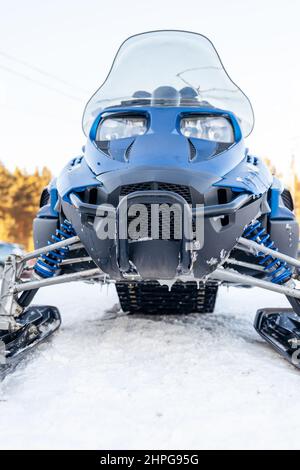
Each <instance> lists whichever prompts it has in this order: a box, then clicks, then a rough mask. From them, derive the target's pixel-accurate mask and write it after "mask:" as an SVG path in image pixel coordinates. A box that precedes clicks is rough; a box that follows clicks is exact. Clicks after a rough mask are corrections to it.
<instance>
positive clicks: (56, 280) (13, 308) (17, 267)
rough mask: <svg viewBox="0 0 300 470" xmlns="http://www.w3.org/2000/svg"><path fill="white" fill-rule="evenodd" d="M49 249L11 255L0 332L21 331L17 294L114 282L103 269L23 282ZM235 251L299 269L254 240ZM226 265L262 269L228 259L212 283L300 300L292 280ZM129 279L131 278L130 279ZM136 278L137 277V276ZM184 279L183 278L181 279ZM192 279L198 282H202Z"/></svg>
mask: <svg viewBox="0 0 300 470" xmlns="http://www.w3.org/2000/svg"><path fill="white" fill-rule="evenodd" d="M78 242H80V239H79V237H78V236H75V237H72V238H69V239H67V240H63V241H61V242H58V243H54V244H52V245H51V250H53V249H58V248H62V247H66V246H69V248H70V249H72V247H78V246H80V245H78ZM49 249H50V247H49V246H45V247H43V248H39V249H37V250H34V251H33V252H31V253H28V254H26V255H25V256H22V257H21V256H18V255H10V256H9V257H8V258H7V260H6V263H5V267H4V274H3V281H2V286H1V296H0V330H8V331H15V330H18V329H19V328H20V326H19V325H18V322H17V319H18V316H19V315H20V314H21V313H22V312H23V310H24V308H23V307H22V306H21V305H20V304H19V303H18V294H19V293H21V292H25V291H30V290H36V289H39V288H40V287H45V286H51V285H56V284H62V283H67V282H73V281H80V280H86V281H87V280H88V281H98V282H99V281H100V282H103V283H109V282H114V281H113V280H111V279H110V278H109V276H107V275H106V274H105V273H104V272H103V271H101V269H100V268H98V267H97V268H92V269H86V270H83V271H79V272H75V273H70V274H63V275H57V276H54V277H52V278H48V279H40V278H38V277H37V278H36V280H31V281H25V282H24V281H20V279H21V274H22V272H23V270H24V269H26V262H27V261H29V260H31V259H34V258H37V257H38V256H39V255H41V254H43V253H47V252H48V251H49ZM235 249H240V250H242V251H245V250H247V251H248V252H250V253H255V254H257V253H261V252H263V253H265V254H269V255H272V256H274V257H276V258H279V259H280V260H283V261H286V262H287V263H289V264H290V265H292V266H294V267H296V268H300V261H298V260H296V259H294V258H292V257H290V256H288V255H285V254H283V253H280V252H278V251H275V250H272V249H270V248H266V247H265V246H262V245H259V244H258V243H256V242H253V241H251V240H247V239H245V238H243V237H241V238H239V239H238V240H237V245H236V246H235ZM83 261H90V257H79V258H74V259H69V260H66V261H65V264H70V263H80V262H83ZM224 262H227V263H228V264H232V265H237V266H244V267H248V268H251V269H254V270H257V271H262V268H261V267H260V266H258V265H255V264H251V263H245V262H240V261H238V260H235V259H234V258H227V259H225V260H223V261H222V263H220V265H219V267H217V268H216V269H215V270H214V271H213V272H212V273H211V274H210V275H209V276H208V278H209V279H213V280H216V281H220V282H225V283H230V284H243V285H249V286H256V287H260V288H263V289H266V290H270V291H273V292H277V293H280V294H284V295H286V296H288V297H290V298H294V299H299V300H300V289H296V288H295V283H294V282H293V281H292V280H290V281H289V282H288V283H287V284H285V285H278V284H274V283H272V282H270V281H266V280H263V279H258V278H255V277H252V276H249V275H245V274H240V273H238V272H237V271H235V270H234V269H230V268H224V267H223V266H222V264H224ZM128 277H129V276H128ZM135 278H136V276H135ZM178 278H179V279H181V277H180V276H179V277H178ZM186 279H187V276H182V280H183V281H184V280H186ZM191 279H193V280H195V281H198V280H199V279H194V278H192V277H191Z"/></svg>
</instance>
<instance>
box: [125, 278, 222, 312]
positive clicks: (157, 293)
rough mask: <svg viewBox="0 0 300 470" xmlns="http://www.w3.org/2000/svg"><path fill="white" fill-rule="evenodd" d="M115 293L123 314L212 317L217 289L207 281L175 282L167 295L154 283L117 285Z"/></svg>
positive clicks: (162, 287) (166, 288)
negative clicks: (204, 315)
mask: <svg viewBox="0 0 300 470" xmlns="http://www.w3.org/2000/svg"><path fill="white" fill-rule="evenodd" d="M116 289H117V293H118V296H119V300H120V304H121V307H122V309H123V311H124V312H129V313H145V314H179V313H184V314H186V313H193V312H194V313H211V312H213V311H214V307H215V302H216V297H217V292H218V285H217V283H215V282H212V281H208V282H207V283H206V284H204V283H200V285H199V289H197V284H196V283H195V282H187V283H182V282H177V283H176V284H174V285H173V286H172V288H171V290H170V291H169V288H168V286H161V285H160V284H159V283H158V282H157V281H148V282H117V283H116Z"/></svg>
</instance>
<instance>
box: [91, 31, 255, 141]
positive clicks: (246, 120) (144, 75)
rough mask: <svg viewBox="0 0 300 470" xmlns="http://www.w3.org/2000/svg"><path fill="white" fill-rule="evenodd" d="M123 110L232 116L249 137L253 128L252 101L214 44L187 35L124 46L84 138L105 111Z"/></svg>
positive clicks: (95, 99) (161, 34)
mask: <svg viewBox="0 0 300 470" xmlns="http://www.w3.org/2000/svg"><path fill="white" fill-rule="evenodd" d="M122 105H123V106H127V107H128V106H140V105H148V106H198V107H199V106H204V107H211V108H219V109H223V110H226V111H231V112H233V113H234V114H235V115H236V117H237V118H238V120H239V122H240V125H241V128H242V131H243V135H244V136H245V137H246V136H248V135H249V134H250V132H251V131H252V128H253V124H254V116H253V110H252V106H251V103H250V101H249V99H248V98H247V96H246V95H245V94H244V93H243V92H242V91H241V90H240V88H238V86H237V85H236V84H235V83H234V82H233V81H232V80H231V79H230V77H229V76H228V74H227V72H226V71H225V69H224V67H223V65H222V62H221V60H220V58H219V56H218V53H217V51H216V49H215V48H214V46H213V44H212V43H211V42H210V41H209V39H207V38H206V37H205V36H202V35H201V34H196V33H191V32H185V31H154V32H148V33H142V34H138V35H135V36H132V37H130V38H129V39H127V40H126V41H125V42H123V44H122V45H121V47H120V49H119V50H118V52H117V55H116V57H115V59H114V62H113V64H112V67H111V70H110V72H109V74H108V76H107V78H106V80H105V82H104V83H103V84H102V86H101V87H100V88H99V89H98V90H97V91H96V93H95V94H94V95H93V96H92V98H91V99H90V100H89V101H88V103H87V105H86V107H85V110H84V114H83V130H84V132H85V134H86V135H87V134H88V133H89V131H90V128H91V125H92V123H93V121H94V120H95V118H96V117H97V115H98V114H99V112H100V111H101V110H103V109H105V108H107V107H109V106H122Z"/></svg>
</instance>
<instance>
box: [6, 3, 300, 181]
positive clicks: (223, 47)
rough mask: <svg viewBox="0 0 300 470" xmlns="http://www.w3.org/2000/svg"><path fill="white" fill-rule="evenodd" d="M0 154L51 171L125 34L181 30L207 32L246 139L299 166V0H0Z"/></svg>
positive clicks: (79, 139)
mask: <svg viewBox="0 0 300 470" xmlns="http://www.w3.org/2000/svg"><path fill="white" fill-rule="evenodd" d="M0 12H1V15H0V142H1V148H0V160H1V161H2V162H4V164H5V165H7V166H8V167H9V168H14V167H15V166H16V165H18V166H21V167H22V168H27V169H28V170H29V171H32V170H33V169H34V168H35V167H39V168H41V167H42V166H43V165H47V166H48V167H49V168H50V169H51V170H52V171H53V173H54V174H58V173H59V171H60V170H61V168H62V167H63V166H64V165H65V164H66V163H67V162H68V160H70V159H71V158H72V157H74V156H77V155H80V153H81V148H82V146H83V145H84V143H85V136H84V134H83V132H82V130H81V118H82V112H83V109H84V106H85V104H86V102H87V101H88V99H89V98H90V96H91V95H92V93H93V92H94V91H95V90H96V89H97V88H98V87H99V86H100V85H101V83H102V82H103V81H104V79H105V78H106V75H107V73H108V71H109V68H110V65H111V63H112V61H113V58H114V55H115V53H116V51H117V49H118V47H119V45H120V44H121V42H123V40H124V39H126V38H127V37H129V36H131V35H132V34H136V33H139V32H143V31H149V30H156V29H183V30H190V31H195V32H199V33H201V34H204V35H206V36H208V37H209V38H210V39H211V40H212V42H213V43H214V45H215V47H216V49H217V51H218V52H219V54H220V56H221V59H222V62H223V64H224V66H225V68H226V70H227V72H228V73H229V75H230V76H231V78H232V79H233V80H234V82H235V83H237V84H238V85H239V86H240V87H241V88H242V90H243V91H244V92H245V93H246V94H247V95H248V97H249V98H250V100H251V102H252V105H253V108H254V112H255V118H256V123H255V127H254V130H253V133H252V135H251V136H250V137H249V138H247V139H246V144H247V146H248V147H249V148H250V151H251V152H252V153H253V154H256V155H258V156H262V157H268V158H269V159H271V160H272V162H274V164H275V165H276V167H277V168H278V170H279V171H281V172H283V173H284V174H285V177H286V178H288V177H289V172H290V170H289V169H290V161H291V157H292V155H294V156H295V161H296V169H297V171H298V172H299V173H300V126H299V124H298V115H299V111H298V110H299V109H300V93H299V87H300V56H299V53H298V51H299V46H300V28H299V24H300V2H299V0H286V1H285V2H283V1H279V0H263V1H262V0H243V1H241V0H226V1H224V0H214V1H213V2H209V1H208V0H187V1H186V2H183V1H182V0H180V1H179V0H150V1H149V2H146V1H141V0H140V1H138V0H126V1H121V0H114V1H112V2H107V1H103V0H84V1H83V0H51V1H47V2H41V1H40V0H26V2H24V0H10V1H9V2H8V1H7V0H0Z"/></svg>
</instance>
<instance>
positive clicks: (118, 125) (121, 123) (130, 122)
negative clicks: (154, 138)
mask: <svg viewBox="0 0 300 470" xmlns="http://www.w3.org/2000/svg"><path fill="white" fill-rule="evenodd" d="M146 130H147V119H146V118H144V117H142V116H141V117H131V116H128V117H115V118H106V119H104V120H103V121H102V122H100V124H99V126H98V129H97V135H96V140H98V141H99V140H102V141H103V140H116V139H125V138H128V137H135V136H138V135H143V134H145V132H146Z"/></svg>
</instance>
